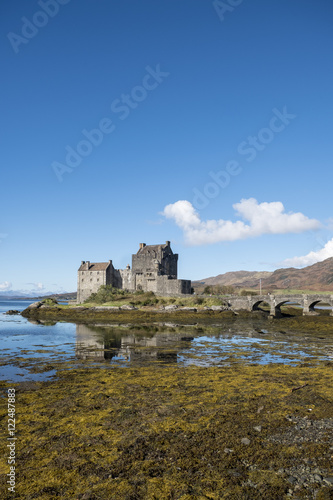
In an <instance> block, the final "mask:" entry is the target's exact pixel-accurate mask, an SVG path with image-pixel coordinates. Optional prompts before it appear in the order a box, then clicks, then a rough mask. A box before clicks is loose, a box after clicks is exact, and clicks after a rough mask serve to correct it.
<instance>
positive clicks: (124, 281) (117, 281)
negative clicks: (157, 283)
mask: <svg viewBox="0 0 333 500" xmlns="http://www.w3.org/2000/svg"><path fill="white" fill-rule="evenodd" d="M113 286H114V287H116V288H122V289H123V290H131V291H133V290H135V276H134V275H133V273H132V271H131V269H115V272H114V285H113Z"/></svg>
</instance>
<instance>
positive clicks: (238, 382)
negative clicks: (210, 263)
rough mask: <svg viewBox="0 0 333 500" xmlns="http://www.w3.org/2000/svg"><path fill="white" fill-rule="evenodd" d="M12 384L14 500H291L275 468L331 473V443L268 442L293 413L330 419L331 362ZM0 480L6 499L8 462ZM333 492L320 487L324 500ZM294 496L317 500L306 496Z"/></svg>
mask: <svg viewBox="0 0 333 500" xmlns="http://www.w3.org/2000/svg"><path fill="white" fill-rule="evenodd" d="M64 368H66V365H64ZM305 384H306V385H305ZM12 385H13V384H12ZM14 385H16V388H17V391H16V412H17V419H16V428H17V438H18V441H17V471H18V482H17V493H16V496H15V498H19V499H23V498H24V499H28V500H30V499H33V498H39V499H42V500H44V499H49V498H64V499H82V500H83V499H111V500H112V499H114V500H116V499H117V500H118V499H123V500H134V499H147V500H150V499H155V500H157V499H158V500H160V499H181V500H187V499H197V498H198V499H207V498H210V499H220V498H228V499H239V498H244V499H245V498H246V499H257V498H265V499H283V498H287V497H286V493H287V491H288V488H289V487H290V484H289V483H288V478H287V476H286V475H284V474H279V473H278V471H279V469H281V468H283V469H285V468H287V467H292V466H293V465H295V464H299V463H302V462H303V461H304V459H305V458H308V459H314V460H315V461H316V463H317V465H318V467H322V468H324V469H325V470H329V469H331V466H332V451H330V443H329V440H327V442H325V441H324V442H320V443H312V442H307V443H303V444H297V446H296V445H293V444H282V443H277V442H272V441H271V440H270V438H271V436H272V435H275V434H276V433H277V431H279V432H280V433H283V432H284V431H286V430H288V429H290V428H291V427H293V424H292V423H290V422H289V421H288V420H286V418H285V417H286V416H287V415H290V414H292V415H297V416H300V417H305V416H306V417H308V419H310V420H312V421H318V420H320V419H324V418H330V417H331V416H332V411H333V396H332V389H331V388H332V386H333V372H332V364H331V363H326V364H319V365H315V366H308V365H305V366H301V365H299V366H293V367H291V366H285V365H270V366H246V365H237V366H233V367H207V368H201V367H187V368H184V367H181V366H178V365H164V366H161V365H153V366H148V367H140V368H114V369H110V370H98V369H90V370H86V369H84V368H83V369H71V370H66V369H63V370H60V371H59V372H58V379H57V380H55V381H52V382H44V383H36V384H34V386H33V388H30V387H29V386H28V387H27V386H25V385H24V384H14ZM7 386H8V384H4V390H5V389H6V387H7ZM301 386H304V387H303V388H301V389H298V390H295V389H297V388H300V387H301ZM3 393H5V391H4V392H3ZM310 410H311V411H310ZM1 420H2V423H4V422H5V421H6V412H5V409H4V408H2V409H1ZM258 425H260V426H261V432H258V431H256V430H255V429H254V427H255V426H258ZM244 438H248V439H249V440H250V444H249V445H244V444H243V443H242V439H244ZM225 450H229V451H227V452H226V451H225ZM230 450H231V451H230ZM0 472H1V475H2V484H1V491H2V492H5V491H6V485H5V474H6V473H7V472H8V471H7V466H6V464H5V463H4V462H2V465H1V469H0ZM253 484H255V487H253ZM331 492H332V490H330V488H328V487H324V486H318V487H317V498H332V497H331V496H330V495H331ZM298 497H299V498H311V497H310V496H308V491H307V490H306V488H304V487H303V488H302V489H300V490H299V491H298ZM2 498H4V499H7V498H12V496H11V495H10V494H8V495H7V496H6V494H4V496H2Z"/></svg>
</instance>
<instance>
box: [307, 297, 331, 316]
mask: <svg viewBox="0 0 333 500" xmlns="http://www.w3.org/2000/svg"><path fill="white" fill-rule="evenodd" d="M308 303H309V305H308V308H309V313H312V314H313V313H317V314H319V312H318V310H316V309H315V308H316V306H317V305H318V304H320V305H321V306H329V308H330V310H329V311H330V315H331V316H333V301H332V299H331V298H330V297H327V296H325V295H324V296H322V297H317V298H316V300H313V301H312V300H311V298H310V300H309V301H308Z"/></svg>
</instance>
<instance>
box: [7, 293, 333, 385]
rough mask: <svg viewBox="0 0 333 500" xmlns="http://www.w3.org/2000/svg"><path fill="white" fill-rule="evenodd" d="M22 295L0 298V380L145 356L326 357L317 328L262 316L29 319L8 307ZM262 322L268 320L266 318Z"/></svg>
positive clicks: (187, 359) (195, 359)
mask: <svg viewBox="0 0 333 500" xmlns="http://www.w3.org/2000/svg"><path fill="white" fill-rule="evenodd" d="M30 303H31V302H29V301H2V302H0V347H1V355H0V380H7V381H13V382H16V381H28V380H35V381H36V380H45V379H48V378H50V377H53V376H54V375H55V374H56V368H58V367H59V363H62V362H64V361H65V362H70V363H71V365H70V366H77V365H81V366H82V364H84V366H86V367H89V366H95V365H96V363H98V364H100V366H103V367H110V366H119V365H122V366H130V365H138V366H140V365H142V364H147V363H149V364H151V363H180V364H183V365H190V364H196V365H201V366H211V365H230V364H234V363H239V362H246V363H258V364H268V363H287V364H295V363H299V362H303V361H311V362H315V361H318V360H323V359H332V358H333V341H332V339H328V338H327V337H325V338H324V337H322V338H320V335H319V334H318V335H313V334H312V335H310V334H309V335H308V336H307V335H304V333H302V334H301V333H297V332H276V331H275V332H274V331H269V330H267V328H269V326H270V325H269V324H268V323H267V321H265V320H262V319H258V318H257V319H255V318H254V319H253V320H247V321H245V320H236V321H230V320H229V321H225V320H224V321H223V322H221V323H219V324H215V325H212V326H199V325H192V326H191V325H188V326H182V325H173V324H171V323H165V324H151V325H146V326H143V325H131V324H127V325H117V324H110V325H105V324H100V325H97V324H96V325H84V324H81V325H76V324H74V323H65V322H59V323H55V324H52V323H51V324H49V323H42V322H36V321H35V322H32V321H28V320H27V319H25V318H22V317H21V316H20V315H14V316H8V315H5V314H4V313H5V312H6V311H7V310H9V309H17V310H21V311H22V310H23V309H24V308H26V307H27V305H29V304H30ZM267 325H268V326H267Z"/></svg>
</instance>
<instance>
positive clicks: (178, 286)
mask: <svg viewBox="0 0 333 500" xmlns="http://www.w3.org/2000/svg"><path fill="white" fill-rule="evenodd" d="M156 284H157V287H156V292H155V293H156V294H157V295H165V296H168V295H183V294H190V293H191V281H190V280H177V279H169V278H168V276H157V279H156Z"/></svg>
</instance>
